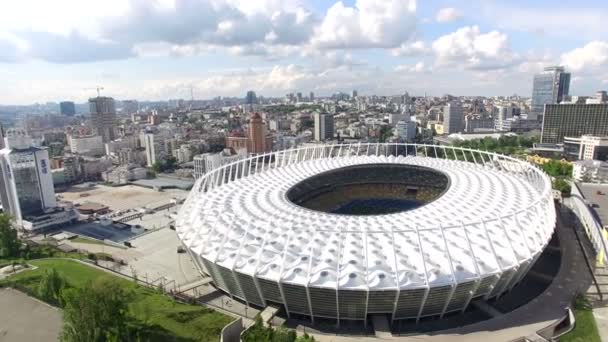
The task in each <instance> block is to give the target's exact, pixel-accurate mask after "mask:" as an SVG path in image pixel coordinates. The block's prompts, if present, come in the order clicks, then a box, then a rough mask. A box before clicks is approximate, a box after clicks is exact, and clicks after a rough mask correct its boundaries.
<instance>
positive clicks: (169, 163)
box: [165, 156, 177, 170]
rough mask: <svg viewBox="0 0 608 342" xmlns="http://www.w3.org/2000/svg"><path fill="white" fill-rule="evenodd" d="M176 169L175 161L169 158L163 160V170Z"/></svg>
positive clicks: (173, 158)
mask: <svg viewBox="0 0 608 342" xmlns="http://www.w3.org/2000/svg"><path fill="white" fill-rule="evenodd" d="M176 167H177V159H175V157H173V156H171V157H168V158H167V160H165V170H173V169H175V168H176Z"/></svg>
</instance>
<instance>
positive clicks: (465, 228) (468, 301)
mask: <svg viewBox="0 0 608 342" xmlns="http://www.w3.org/2000/svg"><path fill="white" fill-rule="evenodd" d="M460 225H461V226H462V231H463V232H464V237H465V238H466V239H467V245H468V246H469V251H471V256H472V259H473V265H475V272H476V273H477V280H475V285H473V288H472V289H471V291H469V297H468V298H467V300H466V301H465V302H464V305H463V306H462V310H461V313H464V311H465V310H466V309H467V307H468V306H469V304H470V303H471V300H472V299H473V296H474V295H475V292H477V289H478V288H479V285H480V284H481V276H480V271H479V265H478V264H477V258H476V257H475V250H474V249H473V245H471V239H469V232H467V227H466V226H465V225H464V223H463V222H462V221H460Z"/></svg>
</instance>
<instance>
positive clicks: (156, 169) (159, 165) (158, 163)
mask: <svg viewBox="0 0 608 342" xmlns="http://www.w3.org/2000/svg"><path fill="white" fill-rule="evenodd" d="M152 170H153V171H154V172H155V173H161V172H163V171H165V164H163V163H162V162H161V161H159V160H157V161H155V162H154V164H152Z"/></svg>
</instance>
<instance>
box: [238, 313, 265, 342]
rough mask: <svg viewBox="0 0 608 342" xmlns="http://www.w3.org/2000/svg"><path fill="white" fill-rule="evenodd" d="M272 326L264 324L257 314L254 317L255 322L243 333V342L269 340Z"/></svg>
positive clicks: (263, 341)
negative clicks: (268, 326)
mask: <svg viewBox="0 0 608 342" xmlns="http://www.w3.org/2000/svg"><path fill="white" fill-rule="evenodd" d="M271 341H272V328H267V327H265V326H264V322H263V321H262V318H261V317H260V316H259V315H258V316H257V317H256V318H255V323H254V324H253V326H251V327H250V328H249V329H248V330H247V332H246V333H245V334H243V342H271Z"/></svg>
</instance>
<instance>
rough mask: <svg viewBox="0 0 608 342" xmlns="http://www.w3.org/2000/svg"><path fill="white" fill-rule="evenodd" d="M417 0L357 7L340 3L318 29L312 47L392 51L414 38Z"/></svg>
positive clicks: (360, 1) (368, 0) (366, 0)
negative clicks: (385, 49) (390, 49)
mask: <svg viewBox="0 0 608 342" xmlns="http://www.w3.org/2000/svg"><path fill="white" fill-rule="evenodd" d="M415 13H416V1H414V0H357V1H356V3H355V6H354V7H348V6H346V5H344V3H343V2H342V1H338V2H337V3H336V4H334V5H333V6H332V7H330V8H329V9H328V10H327V14H326V15H325V17H324V18H323V21H322V22H321V24H320V25H319V26H318V27H317V28H316V29H315V33H314V37H313V39H312V43H313V45H315V46H318V47H321V48H331V49H339V48H350V49H353V48H392V47H396V46H399V45H400V44H401V43H403V42H405V41H407V40H408V39H410V37H411V36H412V34H413V32H414V29H415V26H416V20H415Z"/></svg>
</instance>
